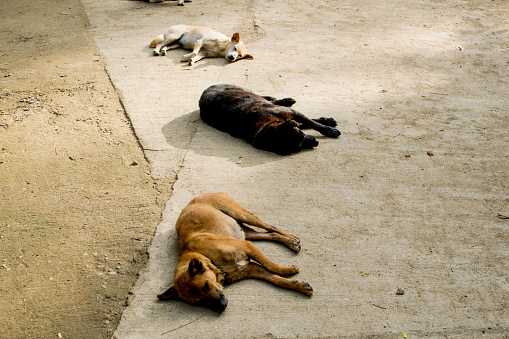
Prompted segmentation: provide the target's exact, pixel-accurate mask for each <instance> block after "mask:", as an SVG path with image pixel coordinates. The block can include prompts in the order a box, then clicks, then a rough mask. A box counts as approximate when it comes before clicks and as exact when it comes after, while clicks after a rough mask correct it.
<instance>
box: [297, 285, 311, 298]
mask: <svg viewBox="0 0 509 339" xmlns="http://www.w3.org/2000/svg"><path fill="white" fill-rule="evenodd" d="M299 285H300V290H299V292H301V293H304V294H305V295H307V296H312V295H313V287H311V285H309V284H308V283H307V282H303V281H299Z"/></svg>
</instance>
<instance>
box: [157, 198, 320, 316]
mask: <svg viewBox="0 0 509 339" xmlns="http://www.w3.org/2000/svg"><path fill="white" fill-rule="evenodd" d="M244 224H248V225H253V226H256V227H260V228H263V229H265V230H267V232H257V231H255V230H253V229H251V228H249V227H247V226H245V225H244ZM175 227H176V228H177V234H178V238H179V246H180V255H179V261H178V264H177V267H176V268H175V276H174V286H172V287H170V289H168V290H167V291H166V292H164V293H163V294H160V295H158V296H157V297H158V298H159V299H160V300H168V299H174V300H175V299H176V300H184V301H187V302H188V303H190V304H192V305H200V306H205V307H208V308H210V309H212V310H214V311H216V312H219V313H221V312H223V311H224V310H225V308H226V306H227V305H228V300H227V299H226V297H225V296H224V294H223V286H224V285H226V284H230V283H232V282H235V281H237V280H241V279H246V278H254V279H262V280H266V281H269V282H271V283H273V284H275V285H277V286H280V287H284V288H288V289H292V290H295V291H298V292H301V293H304V294H305V295H308V296H311V295H312V294H313V289H312V288H311V286H309V284H308V283H305V282H301V281H297V280H290V279H287V278H283V277H281V276H288V275H292V274H295V273H298V272H299V269H298V268H297V267H295V266H279V265H277V264H275V263H273V262H272V261H270V260H269V259H268V258H267V257H266V256H264V255H263V253H262V252H261V251H260V250H259V249H258V248H256V247H255V246H254V245H253V243H252V242H251V241H248V240H272V241H277V242H279V243H281V244H283V245H285V246H287V247H288V248H290V249H292V250H294V251H295V252H299V251H300V241H299V238H297V237H296V236H294V235H291V234H288V233H285V232H283V231H281V230H279V229H277V228H275V227H274V226H271V225H268V224H266V223H264V222H263V221H261V220H260V219H258V218H257V217H256V216H254V215H253V214H251V213H249V212H248V211H246V210H245V209H243V208H242V207H241V206H240V205H239V204H238V203H237V202H236V201H235V200H233V198H232V197H230V196H229V195H227V194H225V193H210V194H204V195H201V196H198V197H196V198H194V199H193V200H191V202H190V203H189V205H187V206H186V207H185V208H184V209H183V210H182V212H181V213H180V216H179V218H178V220H177V224H176V226H175Z"/></svg>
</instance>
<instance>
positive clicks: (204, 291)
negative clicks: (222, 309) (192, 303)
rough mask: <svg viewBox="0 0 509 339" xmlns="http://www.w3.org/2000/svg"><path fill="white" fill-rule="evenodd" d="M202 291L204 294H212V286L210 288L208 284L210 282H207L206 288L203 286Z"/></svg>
mask: <svg viewBox="0 0 509 339" xmlns="http://www.w3.org/2000/svg"><path fill="white" fill-rule="evenodd" d="M201 291H202V292H203V293H209V292H210V286H209V283H208V282H206V283H205V286H203V288H202V289H201Z"/></svg>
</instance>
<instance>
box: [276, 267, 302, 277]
mask: <svg viewBox="0 0 509 339" xmlns="http://www.w3.org/2000/svg"><path fill="white" fill-rule="evenodd" d="M297 273H299V268H298V267H297V266H294V265H288V266H281V272H279V274H280V275H282V276H285V275H292V274H297Z"/></svg>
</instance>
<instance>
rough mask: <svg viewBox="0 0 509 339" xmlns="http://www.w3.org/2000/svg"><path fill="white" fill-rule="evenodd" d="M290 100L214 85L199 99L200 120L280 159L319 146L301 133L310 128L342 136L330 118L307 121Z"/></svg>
mask: <svg viewBox="0 0 509 339" xmlns="http://www.w3.org/2000/svg"><path fill="white" fill-rule="evenodd" d="M294 103H295V100H293V99H292V98H284V99H280V100H276V99H275V98H273V97H267V96H265V97H262V96H259V95H256V94H254V93H252V92H250V91H247V90H244V89H242V88H240V87H237V86H235V85H214V86H211V87H209V88H207V89H206V90H205V91H204V92H203V94H202V95H201V98H200V116H201V118H202V119H203V121H205V122H206V123H207V124H209V125H210V126H212V127H215V128H217V129H218V130H220V131H223V132H227V133H229V134H231V135H232V136H234V137H236V138H241V139H244V140H246V141H247V142H249V143H251V144H252V145H253V146H255V147H256V148H259V149H262V150H265V151H271V152H275V153H277V154H280V155H285V154H291V153H294V152H298V151H300V150H302V149H305V148H313V147H315V146H318V140H316V139H315V138H314V137H313V136H311V135H306V134H305V133H304V132H302V131H301V129H305V128H312V129H314V130H316V131H318V132H320V133H321V134H323V135H325V136H327V137H331V138H337V137H339V136H340V135H341V132H340V131H338V130H337V129H335V128H333V127H335V126H336V125H337V123H336V121H335V120H334V119H332V118H319V119H309V118H308V117H306V116H304V114H302V113H299V112H297V111H296V110H294V109H293V108H290V106H292V105H293V104H294Z"/></svg>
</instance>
